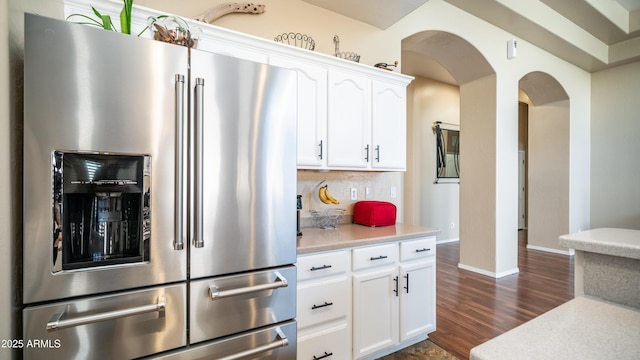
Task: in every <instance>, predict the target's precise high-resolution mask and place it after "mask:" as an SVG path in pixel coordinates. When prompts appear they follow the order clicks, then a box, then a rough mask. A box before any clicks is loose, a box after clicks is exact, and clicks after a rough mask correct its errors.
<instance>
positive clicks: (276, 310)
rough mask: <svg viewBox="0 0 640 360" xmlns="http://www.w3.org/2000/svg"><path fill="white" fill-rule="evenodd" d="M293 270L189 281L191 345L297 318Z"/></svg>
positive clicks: (279, 269) (284, 268)
mask: <svg viewBox="0 0 640 360" xmlns="http://www.w3.org/2000/svg"><path fill="white" fill-rule="evenodd" d="M296 287H297V282H296V268H295V267H294V266H287V267H283V268H278V269H273V270H262V271H255V272H251V273H242V274H238V275H230V276H222V277H216V278H210V279H203V280H198V281H192V282H191V284H190V289H191V299H190V304H191V311H190V312H189V319H190V324H191V325H190V326H191V332H190V334H191V343H197V342H200V341H204V340H209V339H215V338H218V337H221V336H225V335H230V334H234V333H237V332H240V331H245V330H247V329H251V328H255V327H259V326H266V325H271V324H274V323H277V322H281V321H286V320H290V319H293V318H295V317H296Z"/></svg>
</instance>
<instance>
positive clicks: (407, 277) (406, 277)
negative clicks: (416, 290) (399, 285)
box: [404, 274, 409, 294]
mask: <svg viewBox="0 0 640 360" xmlns="http://www.w3.org/2000/svg"><path fill="white" fill-rule="evenodd" d="M404 278H405V279H407V286H405V287H404V288H405V289H406V290H407V294H408V293H409V274H407V275H405V276H404Z"/></svg>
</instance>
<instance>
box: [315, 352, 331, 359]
mask: <svg viewBox="0 0 640 360" xmlns="http://www.w3.org/2000/svg"><path fill="white" fill-rule="evenodd" d="M332 355H333V353H328V352H326V351H325V352H324V355H320V356H315V355H313V360H320V359H324V358H328V357H329V356H332Z"/></svg>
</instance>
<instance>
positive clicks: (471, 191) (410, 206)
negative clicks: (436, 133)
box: [402, 31, 518, 277]
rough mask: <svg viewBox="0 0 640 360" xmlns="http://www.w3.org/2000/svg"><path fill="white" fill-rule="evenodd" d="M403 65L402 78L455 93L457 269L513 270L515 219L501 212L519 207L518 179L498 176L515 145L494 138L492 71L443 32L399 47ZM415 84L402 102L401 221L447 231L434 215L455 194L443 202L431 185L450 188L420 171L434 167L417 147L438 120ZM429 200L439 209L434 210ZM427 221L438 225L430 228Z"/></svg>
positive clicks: (502, 273) (426, 153)
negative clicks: (433, 81) (457, 129)
mask: <svg viewBox="0 0 640 360" xmlns="http://www.w3.org/2000/svg"><path fill="white" fill-rule="evenodd" d="M402 59H403V60H402V61H403V72H404V73H407V74H411V75H414V76H416V77H417V78H418V77H427V76H429V77H431V78H432V79H433V78H435V79H437V81H438V82H444V83H447V84H448V85H450V86H454V87H457V91H458V98H459V100H458V109H457V110H458V112H459V115H458V116H459V118H458V121H459V125H460V184H459V192H458V194H459V239H460V263H459V266H460V267H461V268H466V269H469V270H472V271H475V272H479V273H483V274H486V275H489V276H492V277H502V276H505V275H509V274H512V273H515V272H517V271H518V269H517V242H515V241H512V240H514V239H516V238H517V221H516V220H517V219H516V217H515V216H513V219H512V220H513V221H511V219H510V218H509V216H507V215H505V213H506V212H507V211H505V210H504V209H511V208H513V209H514V212H515V209H517V197H516V196H515V194H516V191H517V181H511V179H507V180H504V179H502V178H500V174H501V173H506V172H508V168H509V166H504V165H503V164H505V163H510V160H511V158H513V165H514V168H515V165H516V164H517V146H513V149H511V147H512V145H513V144H512V143H507V144H504V143H501V142H499V141H497V139H498V135H500V136H503V134H498V128H499V121H502V119H501V117H500V116H499V115H498V96H497V85H496V84H497V81H496V73H495V71H494V69H493V68H492V66H491V65H490V64H489V63H488V61H487V60H486V59H485V57H484V56H483V55H482V54H481V53H480V52H479V51H478V50H477V49H476V48H475V47H474V46H473V45H472V44H471V43H469V42H468V41H466V40H465V39H463V38H461V37H459V36H457V35H454V34H451V33H448V32H443V31H424V32H420V33H416V34H414V35H411V36H409V37H407V38H405V39H404V40H403V41H402ZM414 66H415V67H414ZM424 68H430V72H428V74H427V75H422V74H424V73H423V72H422V71H421V70H420V69H424ZM420 83H421V81H414V82H413V84H412V85H411V86H410V89H409V91H413V92H414V93H413V94H409V98H410V100H409V101H408V103H409V109H408V116H407V118H408V122H409V124H408V139H407V143H408V146H409V148H408V153H409V154H411V155H409V156H408V159H407V168H408V169H407V174H405V191H406V192H407V198H411V199H413V202H410V201H407V203H406V204H405V205H406V210H405V214H406V215H405V216H406V217H407V218H408V219H411V218H410V216H411V215H410V214H411V213H412V212H416V211H417V212H418V213H419V214H417V215H416V214H413V217H414V218H415V219H417V220H418V222H419V223H420V224H422V225H429V226H436V227H438V228H440V229H443V228H444V229H448V228H449V227H450V224H449V223H447V222H443V221H442V219H438V217H437V216H436V214H435V213H436V212H439V211H443V208H447V209H448V207H450V206H451V205H452V201H453V200H452V198H453V195H451V194H450V195H449V196H448V198H442V196H440V195H442V191H440V190H436V189H434V187H440V186H451V185H441V184H433V182H432V179H433V178H432V177H431V176H429V173H430V172H433V171H431V170H427V171H426V172H425V171H422V172H421V169H424V167H425V166H426V167H427V168H428V169H433V167H434V163H435V161H434V160H433V158H434V157H433V156H432V155H431V150H430V149H428V148H425V147H424V146H423V145H424V143H425V142H429V140H428V139H429V137H431V136H432V134H431V133H430V132H429V129H430V127H431V124H432V123H433V122H435V121H440V118H439V117H440V116H441V115H439V114H437V113H434V112H430V111H429V104H424V103H418V102H419V101H423V102H424V101H428V100H425V99H420V96H416V93H418V92H419V93H420V95H423V94H426V95H428V94H429V91H427V90H425V89H416V86H418V85H419V84H420ZM416 84H418V85H416ZM434 87H436V86H434ZM442 87H443V86H440V88H442ZM412 95H413V97H412ZM432 98H433V97H432ZM432 105H433V104H432ZM431 107H432V108H433V106H431ZM425 114H428V115H425ZM500 126H502V125H500ZM507 127H508V129H507V132H509V131H512V130H513V132H514V133H517V125H509V124H507ZM514 136H515V135H514ZM434 151H435V150H434ZM511 152H512V153H513V154H511ZM505 159H506V160H505ZM511 183H513V184H511ZM501 185H502V186H501ZM425 193H428V195H429V196H425ZM503 194H504V195H503ZM429 201H434V202H436V203H437V205H436V206H433V204H430V203H429ZM429 212H431V213H429ZM505 218H507V220H505ZM429 219H431V220H434V219H435V220H436V221H435V223H434V222H429V221H428V220H429ZM438 222H439V223H438Z"/></svg>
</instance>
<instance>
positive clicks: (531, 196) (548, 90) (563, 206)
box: [518, 71, 570, 254]
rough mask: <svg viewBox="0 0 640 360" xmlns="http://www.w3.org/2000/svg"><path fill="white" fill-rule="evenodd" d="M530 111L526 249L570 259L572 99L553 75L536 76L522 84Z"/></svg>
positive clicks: (538, 73)
mask: <svg viewBox="0 0 640 360" xmlns="http://www.w3.org/2000/svg"><path fill="white" fill-rule="evenodd" d="M518 86H519V88H520V90H521V92H522V93H524V94H526V96H525V97H524V99H522V96H521V100H523V101H525V102H526V103H527V105H528V106H527V108H528V114H527V115H528V116H527V117H528V129H527V134H528V141H527V168H528V171H527V174H528V175H527V184H528V187H527V191H528V203H527V217H528V219H527V226H528V231H527V232H528V233H527V239H528V241H527V247H528V248H533V249H537V250H544V251H551V252H558V253H563V254H566V253H568V252H567V250H566V249H563V248H560V247H559V246H558V237H559V236H560V235H563V234H567V233H569V232H570V225H569V224H570V198H569V196H570V190H569V189H570V177H569V174H570V146H569V145H570V121H569V118H570V111H569V110H570V99H569V96H568V94H567V92H566V91H565V90H564V88H563V87H562V85H560V83H559V82H558V81H557V80H556V79H555V78H553V77H552V76H551V75H549V74H547V73H544V72H540V71H534V72H530V73H528V74H526V75H525V76H523V77H522V78H521V79H520V81H519V82H518Z"/></svg>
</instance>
